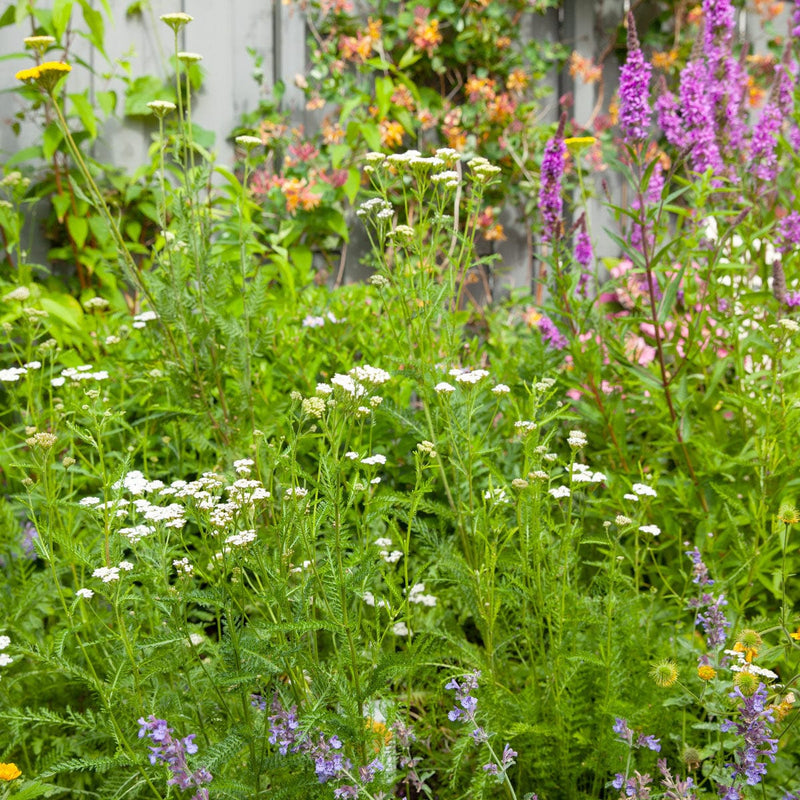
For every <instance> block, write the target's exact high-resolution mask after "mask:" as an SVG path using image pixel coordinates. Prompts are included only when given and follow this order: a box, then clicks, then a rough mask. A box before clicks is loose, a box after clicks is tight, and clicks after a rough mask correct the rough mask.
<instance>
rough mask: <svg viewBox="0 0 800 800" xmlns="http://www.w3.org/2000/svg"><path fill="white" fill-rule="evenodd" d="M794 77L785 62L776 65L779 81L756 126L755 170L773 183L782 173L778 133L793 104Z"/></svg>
mask: <svg viewBox="0 0 800 800" xmlns="http://www.w3.org/2000/svg"><path fill="white" fill-rule="evenodd" d="M793 90H794V77H793V76H792V74H791V72H790V71H789V68H788V65H787V64H785V63H781V64H778V65H777V66H776V67H775V82H774V83H773V85H772V92H771V94H770V99H769V102H768V103H767V105H766V106H764V110H763V111H762V112H761V116H760V117H759V118H758V122H757V123H756V125H755V127H754V128H753V139H752V143H751V150H750V157H751V159H752V163H753V165H754V168H753V174H754V175H755V176H756V177H757V178H758V179H759V180H762V181H765V182H768V183H771V182H772V181H774V180H775V178H776V177H777V174H778V157H777V154H776V152H775V150H776V147H777V145H778V133H779V132H780V129H781V126H782V125H783V120H784V119H785V118H786V116H787V115H788V113H789V112H790V111H791V108H792V92H793Z"/></svg>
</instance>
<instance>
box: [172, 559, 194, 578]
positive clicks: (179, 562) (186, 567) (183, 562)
mask: <svg viewBox="0 0 800 800" xmlns="http://www.w3.org/2000/svg"><path fill="white" fill-rule="evenodd" d="M172 566H173V567H175V571H176V572H180V573H181V574H183V575H191V574H192V573H193V572H194V567H193V566H192V565H191V564H190V563H189V559H188V558H186V556H184V557H183V558H176V559H175V560H174V561H173V562H172Z"/></svg>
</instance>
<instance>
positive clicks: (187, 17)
mask: <svg viewBox="0 0 800 800" xmlns="http://www.w3.org/2000/svg"><path fill="white" fill-rule="evenodd" d="M159 19H160V20H161V21H162V22H163V23H165V24H166V25H169V27H170V28H172V30H173V31H175V34H176V35H177V33H178V31H179V30H180V29H181V28H182V27H183V26H184V25H188V24H189V23H190V22H191V21H192V20H193V19H194V17H193V16H192V15H191V14H184V13H183V12H182V11H175V12H173V13H171V14H162V15H161V16H160V17H159Z"/></svg>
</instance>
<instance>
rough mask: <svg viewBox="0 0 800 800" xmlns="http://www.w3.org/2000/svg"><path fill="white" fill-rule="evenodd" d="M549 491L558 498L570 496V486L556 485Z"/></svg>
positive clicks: (548, 491)
mask: <svg viewBox="0 0 800 800" xmlns="http://www.w3.org/2000/svg"><path fill="white" fill-rule="evenodd" d="M547 493H548V494H550V495H552V496H553V497H555V499H556V500H560V499H561V498H562V497H569V496H570V491H569V486H556V487H555V488H553V489H548V490H547Z"/></svg>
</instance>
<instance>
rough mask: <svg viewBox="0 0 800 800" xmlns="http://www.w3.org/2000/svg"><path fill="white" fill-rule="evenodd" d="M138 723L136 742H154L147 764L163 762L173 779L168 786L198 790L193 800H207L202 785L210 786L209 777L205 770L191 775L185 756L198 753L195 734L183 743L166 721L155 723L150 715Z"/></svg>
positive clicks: (184, 739) (156, 721)
mask: <svg viewBox="0 0 800 800" xmlns="http://www.w3.org/2000/svg"><path fill="white" fill-rule="evenodd" d="M138 722H139V738H140V739H143V738H144V737H145V736H148V737H149V738H150V741H151V742H153V744H152V745H151V747H150V763H151V764H156V763H157V762H159V761H163V762H164V763H165V764H166V765H167V766H168V767H169V769H170V772H171V773H172V777H171V778H170V779H169V780H168V781H167V783H168V785H170V786H177V787H178V788H179V789H183V790H186V789H197V791H196V792H195V794H194V795H193V796H192V800H208V789H206V788H205V786H204V784H206V783H211V781H212V775H211V773H210V772H209V771H208V770H207V769H206V768H205V767H200V768H199V769H196V770H194V772H191V771H190V769H189V765H188V762H187V760H186V756H187V754H188V755H194V754H195V753H196V752H197V745H196V744H195V743H194V739H195V734H193V733H191V734H189V735H188V736H185V737H184V738H183V739H176V738H174V737H173V735H172V734H173V730H172V728H170V727H169V726H168V725H167V721H166V720H164V719H157V718H156V717H155V715H153V714H151V715H150V716H149V717H148V718H147V719H144V718H143V717H141V718H140V719H139V720H138Z"/></svg>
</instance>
